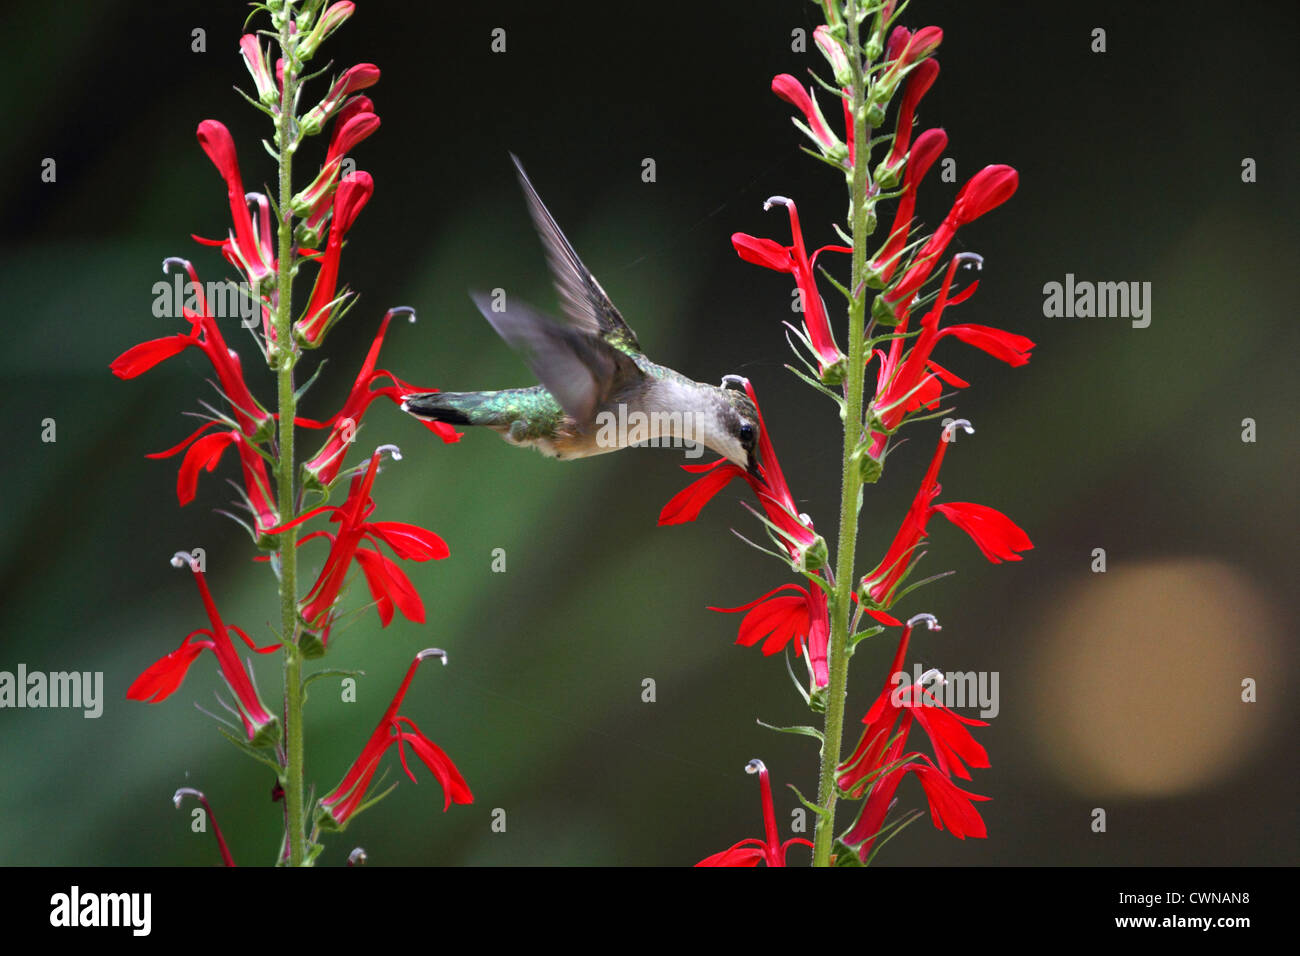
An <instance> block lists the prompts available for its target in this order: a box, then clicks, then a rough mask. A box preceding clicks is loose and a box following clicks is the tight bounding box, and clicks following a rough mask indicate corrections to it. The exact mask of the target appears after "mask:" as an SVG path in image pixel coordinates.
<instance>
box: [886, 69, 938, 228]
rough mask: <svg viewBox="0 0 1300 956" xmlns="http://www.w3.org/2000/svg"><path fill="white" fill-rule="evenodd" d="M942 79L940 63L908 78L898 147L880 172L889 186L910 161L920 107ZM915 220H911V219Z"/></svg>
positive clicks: (897, 134)
mask: <svg viewBox="0 0 1300 956" xmlns="http://www.w3.org/2000/svg"><path fill="white" fill-rule="evenodd" d="M938 76H939V61H938V60H925V61H924V62H922V63H920V64H918V65H917V67H916V69H915V70H913V71H912V72H911V74H910V75H909V76H908V78H907V86H905V87H904V88H903V103H902V105H901V106H900V107H899V108H898V123H897V125H896V128H895V130H894V143H893V145H892V146H891V147H890V150H889V155H888V156H886V157H885V161H884V163H883V164H881V166H880V167H879V168H878V169H877V170H876V179H877V180H878V181H881V182H884V183H886V184H889V183H893V182H897V180H898V172H899V170H900V169H902V167H903V163H904V162H905V161H906V159H907V148H908V146H909V145H910V144H911V142H912V120H913V117H914V116H915V115H916V107H917V104H918V103H920V102H921V98H922V97H923V96H925V94H926V93H927V92H929V90H930V87H931V86H933V85H934V81H935V79H936V78H937V77H938ZM908 219H909V220H910V219H911V216H910V215H909V216H908Z"/></svg>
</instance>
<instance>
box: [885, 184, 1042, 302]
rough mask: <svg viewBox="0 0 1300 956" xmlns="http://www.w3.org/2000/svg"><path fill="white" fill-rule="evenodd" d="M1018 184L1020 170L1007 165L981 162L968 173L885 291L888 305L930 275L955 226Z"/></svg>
mask: <svg viewBox="0 0 1300 956" xmlns="http://www.w3.org/2000/svg"><path fill="white" fill-rule="evenodd" d="M1019 184H1020V174H1019V173H1017V172H1016V171H1015V170H1014V169H1012V168H1011V167H1010V166H985V167H984V168H983V169H981V170H980V171H979V172H978V173H976V174H975V175H974V176H972V177H971V178H970V180H969V181H968V182H967V183H966V185H964V186H962V187H961V191H960V192H958V193H957V198H956V199H955V200H954V201H953V204H952V209H950V210H949V211H948V215H946V216H944V218H943V222H941V223H939V228H938V229H936V230H935V231H934V235H933V236H931V237H930V238H929V239H928V240H926V243H925V245H923V246H922V247H921V249H920V251H919V252H917V254H916V258H915V259H914V260H913V262H912V265H911V266H910V267H909V268H908V270H907V273H906V274H905V275H904V276H903V278H902V280H901V281H900V282H899V283H898V285H897V286H896V287H894V288H893V289H890V290H889V292H887V293H886V294H885V297H884V298H885V301H886V302H887V303H888V305H889V306H890V307H891V308H893V309H894V310H895V311H897V310H898V308H899V307H900V306H902V307H906V306H907V305H908V303H909V302H910V301H911V298H912V296H913V295H914V294H915V293H916V290H917V289H919V288H921V286H922V285H924V284H925V280H926V279H928V278H929V277H930V273H931V272H932V271H933V270H934V267H935V265H936V264H937V263H938V262H939V260H940V258H941V257H942V256H943V253H944V250H945V249H947V248H948V243H949V242H951V241H952V237H953V236H955V235H956V234H957V230H958V229H960V228H961V227H962V226H964V225H967V224H968V223H971V222H974V221H975V220H976V219H978V218H979V217H980V216H982V215H984V214H985V213H986V212H989V211H990V210H993V209H996V208H997V207H998V206H1000V205H1002V204H1003V203H1004V202H1006V201H1007V200H1008V199H1010V198H1011V197H1012V196H1013V195H1014V194H1015V191H1016V187H1017V186H1018V185H1019Z"/></svg>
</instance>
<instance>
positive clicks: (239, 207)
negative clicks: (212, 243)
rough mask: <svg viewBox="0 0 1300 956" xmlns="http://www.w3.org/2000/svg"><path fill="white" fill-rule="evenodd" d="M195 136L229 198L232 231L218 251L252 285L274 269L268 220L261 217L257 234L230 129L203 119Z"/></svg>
mask: <svg viewBox="0 0 1300 956" xmlns="http://www.w3.org/2000/svg"><path fill="white" fill-rule="evenodd" d="M198 136H199V145H200V146H202V147H203V151H204V152H205V153H207V154H208V158H209V159H210V160H212V164H213V165H214V166H216V167H217V171H218V172H219V173H221V178H222V179H224V180H225V181H226V196H227V198H228V199H229V200H230V218H231V221H232V223H233V224H234V231H233V233H232V235H231V236H230V238H229V239H228V240H227V241H226V242H224V243H222V244H221V245H222V250H223V251H224V252H225V253H226V258H227V259H229V260H230V262H231V263H233V264H234V265H235V266H236V268H238V269H239V271H240V272H242V273H243V274H244V275H245V276H246V277H247V278H248V281H249V282H250V283H251V284H253V285H256V284H258V283H259V282H261V280H262V279H264V278H266V277H267V276H268V275H270V274H271V273H272V272H274V271H275V243H274V237H273V236H271V234H270V220H269V218H268V217H266V216H264V217H263V218H264V220H265V223H264V225H265V228H264V229H263V232H262V235H261V236H260V237H259V235H258V233H257V232H256V231H255V230H254V228H253V218H252V216H251V215H249V212H248V200H247V198H246V197H245V195H244V181H243V179H242V178H241V177H240V175H239V159H238V157H237V155H236V153H235V141H234V139H233V137H231V135H230V130H228V129H226V127H225V126H224V125H223V124H221V123H219V122H217V121H216V120H204V121H203V122H202V123H200V124H199V129H198Z"/></svg>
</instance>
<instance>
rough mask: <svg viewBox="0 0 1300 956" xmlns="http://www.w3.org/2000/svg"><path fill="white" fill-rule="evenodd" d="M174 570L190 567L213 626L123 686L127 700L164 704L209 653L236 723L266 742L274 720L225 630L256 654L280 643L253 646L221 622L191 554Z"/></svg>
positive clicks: (250, 735)
mask: <svg viewBox="0 0 1300 956" xmlns="http://www.w3.org/2000/svg"><path fill="white" fill-rule="evenodd" d="M172 566H173V567H177V568H181V567H188V568H189V569H190V570H191V571H193V572H194V582H195V583H196V584H197V585H198V587H199V596H200V597H201V598H202V599H203V607H204V608H205V609H206V610H207V612H208V621H209V622H210V623H211V627H210V628H200V629H199V630H197V631H192V632H191V633H189V634H187V635H186V636H185V640H183V641H181V646H180V647H178V648H177V649H176V650H174V651H172V652H171V653H170V654H168V655H167V656H166V657H164V658H162V659H161V660H158V661H156V662H155V663H153V664H151V665H149V667H148V668H146V669H145V671H144V673H143V674H141V675H140V676H139V677H137V678H136V679H135V680H134V681H133V682H132V683H131V686H130V687H129V688H127V691H126V696H127V698H128V699H130V700H141V701H145V702H146V703H150V704H156V703H158V702H159V701H162V700H166V699H167V698H168V697H170V696H171V695H172V694H173V693H174V692H175V691H176V688H178V687H180V686H181V682H182V681H184V680H185V675H186V673H187V672H188V671H189V669H190V665H191V664H193V663H194V660H195V658H197V657H198V656H199V654H200V653H201V652H202V651H203V650H204V649H207V650H210V651H212V653H213V654H215V655H216V657H217V664H218V666H219V667H220V668H221V676H222V678H223V679H224V680H225V682H226V686H228V687H229V688H230V690H231V693H233V694H234V695H235V700H236V702H237V703H238V711H239V719H240V720H241V721H242V722H243V724H244V730H245V732H246V733H247V734H248V739H249V740H250V741H254V740H256V741H269V740H270V739H272V738H273V737H274V735H275V729H276V723H277V722H276V719H275V717H273V716H272V715H271V713H270V712H269V711H268V710H267V709H266V707H265V706H264V705H263V704H262V701H261V699H260V698H259V697H258V696H257V688H255V687H254V686H253V680H252V678H251V677H250V676H249V674H248V671H247V670H245V669H244V665H243V663H241V662H240V660H239V655H238V654H236V653H235V645H234V643H233V642H232V641H231V640H230V633H229V632H230V631H234V632H235V633H236V634H237V635H239V637H240V639H241V640H243V642H244V643H245V644H247V645H248V646H249V647H250V648H251V649H252V650H254V651H256V652H257V653H259V654H270V653H274V652H275V651H278V650H279V649H280V647H279V645H278V644H277V645H273V646H270V647H261V648H259V647H256V646H255V645H254V644H253V641H252V638H250V637H249V636H248V635H247V634H245V633H244V631H243V629H242V628H240V627H238V626H236V625H234V624H230V625H227V624H225V623H223V622H222V620H221V615H220V614H219V613H218V612H217V605H216V602H215V601H213V600H212V592H211V591H209V590H208V583H207V581H206V580H204V577H203V572H202V571H200V570H199V566H198V564H197V562H195V561H194V560H193V558H192V557H191V556H190V555H188V554H186V553H185V552H183V551H181V552H178V553H177V554H176V555H175V556H174V557H173V558H172ZM199 635H204V636H205V638H206V640H195V639H194V638H195V637H197V636H199Z"/></svg>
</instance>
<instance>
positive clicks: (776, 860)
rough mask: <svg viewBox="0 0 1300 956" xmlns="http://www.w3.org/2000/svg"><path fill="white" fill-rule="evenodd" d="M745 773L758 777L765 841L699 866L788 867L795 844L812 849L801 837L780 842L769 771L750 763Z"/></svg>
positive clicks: (738, 846) (750, 842) (753, 842)
mask: <svg viewBox="0 0 1300 956" xmlns="http://www.w3.org/2000/svg"><path fill="white" fill-rule="evenodd" d="M745 772H746V773H757V774H758V786H759V794H760V798H761V800H762V804H763V834H764V838H763V839H762V840H759V839H757V838H750V839H748V840H741V841H740V842H739V843H736V844H734V845H732V846H730V847H728V848H727V849H725V850H723V851H722V852H721V853H715V854H713V855H712V856H707V857H705V858H704V859H703V860H700V862H699V863H696V864H695V865H696V866H758V863H759V861H760V860H762V861H763V862H764V863H766V864H767V865H768V866H785V858H786V854H787V853H789V852H790V847H791V846H793V845H794V844H796V843H800V844H803V845H804V846H807V847H811V846H812V841H810V840H805V839H803V838H802V837H791V838H790V839H789V840H786V841H785V842H784V843H780V842H778V840H779V834H778V831H777V828H776V811H775V810H774V809H773V807H772V782H771V780H770V779H769V778H768V773H767V767H765V766H764V765H763V761H761V760H751V761H750V762H749V763H747V764H746V765H745Z"/></svg>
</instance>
